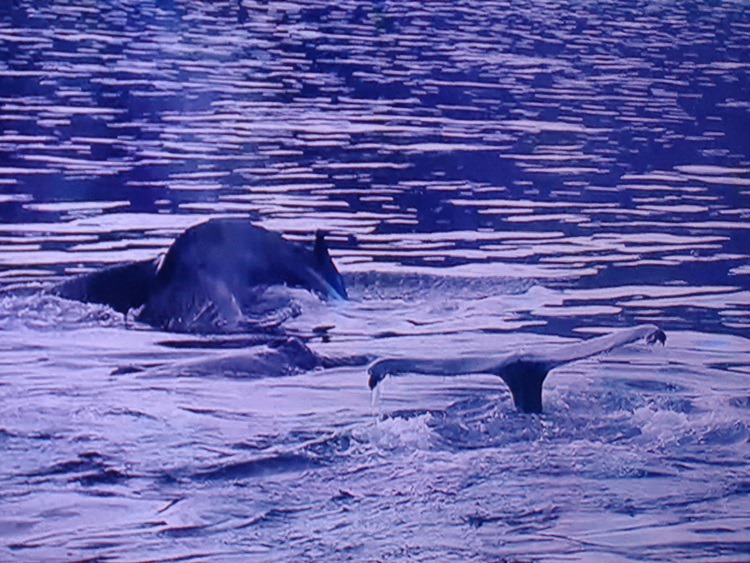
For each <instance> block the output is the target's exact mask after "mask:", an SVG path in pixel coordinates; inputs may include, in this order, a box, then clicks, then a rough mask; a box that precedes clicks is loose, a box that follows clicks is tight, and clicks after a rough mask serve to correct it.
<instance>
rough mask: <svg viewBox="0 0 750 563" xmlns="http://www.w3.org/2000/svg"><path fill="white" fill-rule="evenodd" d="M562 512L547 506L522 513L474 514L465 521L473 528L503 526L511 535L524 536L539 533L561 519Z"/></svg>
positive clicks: (557, 508)
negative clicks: (491, 524)
mask: <svg viewBox="0 0 750 563" xmlns="http://www.w3.org/2000/svg"><path fill="white" fill-rule="evenodd" d="M561 515H562V510H561V509H560V508H559V507H557V506H547V507H544V508H540V509H534V510H529V511H526V512H520V513H513V512H509V513H504V514H491V515H490V514H482V513H477V514H472V515H470V516H467V517H466V519H465V520H464V521H465V522H466V524H468V525H469V526H471V527H472V528H481V527H482V526H484V525H485V524H490V523H497V524H503V526H505V527H507V528H508V532H509V533H514V534H524V533H538V532H541V531H543V530H545V529H547V528H549V526H550V524H551V523H552V522H554V521H556V520H558V519H559V518H560V516H561Z"/></svg>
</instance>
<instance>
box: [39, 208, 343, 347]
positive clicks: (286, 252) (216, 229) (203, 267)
mask: <svg viewBox="0 0 750 563" xmlns="http://www.w3.org/2000/svg"><path fill="white" fill-rule="evenodd" d="M276 286H288V287H295V288H303V289H306V290H309V291H311V292H313V293H316V294H318V295H320V296H322V297H325V298H339V299H346V298H347V293H346V288H345V287H344V281H343V279H342V277H341V275H340V274H339V272H338V270H337V269H336V266H335V265H334V263H333V260H332V259H331V256H330V254H329V252H328V246H327V245H326V242H325V237H324V235H323V233H322V232H320V231H318V232H317V233H316V236H315V242H314V245H313V247H312V248H307V247H306V246H304V245H302V244H298V243H295V242H291V241H288V240H286V239H284V238H283V237H282V236H281V235H279V234H278V233H274V232H271V231H268V230H266V229H263V228H261V227H258V226H255V225H253V224H251V223H250V222H249V221H247V220H246V219H213V220H211V221H208V222H206V223H202V224H199V225H196V226H194V227H191V228H189V229H187V230H186V231H185V232H183V233H182V234H181V235H180V236H178V237H177V239H176V240H175V241H174V243H172V245H171V246H170V247H169V250H168V251H167V253H166V254H165V255H164V256H163V257H160V258H157V259H155V260H146V261H142V262H132V263H129V264H124V265H119V266H114V267H111V268H107V269H104V270H101V271H98V272H93V273H91V274H85V275H83V276H79V277H76V278H73V279H71V280H68V281H65V282H63V283H61V284H59V285H57V286H55V287H53V288H52V289H51V292H52V293H53V294H55V295H59V296H60V297H64V298H66V299H73V300H77V301H83V302H91V303H101V304H104V305H108V306H110V307H112V308H113V309H115V310H116V311H119V312H121V313H127V312H128V311H130V310H136V311H137V312H136V314H135V318H136V320H138V321H141V322H145V323H147V324H150V325H151V326H154V327H156V328H160V329H163V330H168V331H173V332H195V333H212V332H240V331H243V330H244V329H246V328H247V327H248V324H249V325H250V326H252V323H249V319H251V318H252V317H253V316H255V317H258V316H260V315H259V312H264V311H267V310H269V309H273V307H274V306H275V305H277V304H276V303H274V302H273V299H271V298H269V296H268V294H267V293H266V291H267V290H268V288H271V287H276Z"/></svg>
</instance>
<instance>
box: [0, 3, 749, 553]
mask: <svg viewBox="0 0 750 563" xmlns="http://www.w3.org/2000/svg"><path fill="white" fill-rule="evenodd" d="M749 35H750V12H748V10H747V9H746V7H745V6H744V5H742V3H732V2H725V3H721V4H716V3H710V4H696V3H685V2H677V3H674V2H673V3H665V2H655V1H654V2H646V3H640V4H633V3H628V2H621V1H617V0H613V1H607V2H603V3H597V4H595V5H588V4H584V3H580V2H570V1H565V2H548V1H544V0H523V1H521V2H518V3H512V4H509V3H505V2H495V1H490V2H481V3H480V2H475V1H473V0H459V1H458V2H450V3H448V2H443V1H435V2H429V3H427V4H425V3H420V2H413V1H407V2H400V3H393V2H388V1H385V2H374V3H363V2H360V1H358V0H343V1H341V2H337V3H330V2H323V1H318V0H314V1H312V2H304V3H298V2H284V3H279V2H263V3H254V2H247V1H236V0H232V1H228V0H227V1H217V2H203V1H199V0H145V1H136V0H117V1H116V2H111V3H109V4H107V5H106V6H105V5H101V3H96V2H94V1H93V0H91V1H83V2H76V3H70V2H54V3H45V2H39V1H37V0H14V1H13V2H5V3H2V4H1V5H0V53H2V57H0V218H2V221H1V222H0V284H2V287H3V288H4V289H12V290H13V291H12V292H11V294H4V295H3V296H2V297H1V298H0V348H1V349H2V350H3V358H2V360H0V382H1V383H2V385H0V392H1V394H2V397H3V404H4V405H5V409H4V413H5V414H4V417H3V418H2V419H1V420H0V446H2V447H3V448H4V449H5V451H6V453H7V454H8V455H5V456H4V459H6V460H7V462H8V465H7V466H6V470H5V471H2V472H1V473H2V475H0V478H1V479H2V481H3V483H4V484H5V486H4V487H3V490H4V491H5V492H4V493H3V495H4V497H3V498H4V500H6V501H7V502H6V503H5V504H4V506H6V507H7V510H5V511H3V512H4V514H5V515H4V516H3V517H2V519H1V521H0V534H1V535H2V536H3V540H4V541H3V544H4V546H6V547H5V548H4V552H3V553H4V556H3V558H4V559H8V560H14V559H15V560H22V559H24V558H27V556H28V557H32V558H45V559H59V558H60V557H61V554H63V553H65V554H66V555H65V556H70V554H71V553H73V554H75V555H74V556H75V557H78V558H89V557H109V556H113V557H121V558H132V559H138V560H140V559H145V558H149V557H153V553H155V552H158V553H160V554H163V556H164V557H175V558H179V557H194V556H196V554H197V553H201V554H203V556H205V557H209V558H212V557H213V558H221V557H226V558H232V557H240V558H244V557H248V556H249V557H257V558H258V559H267V558H268V557H269V556H270V555H269V554H271V553H272V554H273V556H274V557H282V558H289V559H300V558H302V559H304V558H312V557H316V558H318V557H319V558H329V559H330V558H332V557H333V556H334V555H336V556H338V554H341V553H346V554H347V555H348V556H349V555H350V556H351V557H352V558H363V559H368V558H372V559H387V558H409V557H413V558H438V559H447V558H455V559H462V560H464V559H471V558H477V557H479V558H482V559H486V558H496V557H501V558H508V557H510V558H513V557H517V558H524V559H528V558H532V559H533V558H549V557H565V556H571V554H574V555H573V556H574V557H575V556H577V555H579V554H580V556H581V557H584V556H586V555H589V554H590V553H592V552H593V551H596V552H597V553H602V554H606V555H609V556H610V557H615V558H642V557H652V558H658V559H679V558H682V557H688V556H690V557H703V558H710V557H714V556H717V554H721V555H722V556H724V555H725V556H727V557H728V558H729V559H741V558H742V557H743V555H744V554H745V553H746V542H745V541H744V538H745V537H746V535H747V521H748V518H747V515H748V506H747V502H746V500H745V499H746V494H745V493H746V492H747V482H748V475H747V471H746V469H745V468H746V467H747V454H746V453H745V450H746V442H747V436H748V429H747V425H746V424H745V423H744V420H745V418H746V413H747V404H748V393H747V375H748V373H750V370H749V369H748V365H750V362H749V361H748V354H749V353H750V352H749V350H748V346H747V339H746V334H747V329H748V328H749V327H750V307H749V306H748V305H749V304H750V295H748V291H749V290H748V273H750V271H749V270H748V246H747V240H746V239H747V228H748V227H747V225H748V224H749V223H748V219H750V187H749V186H750V156H749V155H750V150H749V149H750V144H748V137H747V129H748V125H749V123H748V118H747V115H748V111H747V110H748V102H747V99H748V68H749V67H748V63H747V42H748V36H749ZM228 215H232V216H234V215H241V216H245V217H248V218H250V219H252V220H254V221H255V222H257V223H258V224H261V225H263V226H265V227H267V228H270V229H272V230H278V231H283V232H285V233H286V234H287V236H289V237H290V238H293V239H294V240H309V239H310V234H311V233H313V232H314V231H315V230H316V229H317V228H323V229H325V230H328V231H330V232H331V236H330V240H331V242H332V246H333V247H334V248H333V255H334V259H335V260H336V262H337V264H339V266H340V269H341V270H342V271H343V272H344V275H345V278H346V281H347V282H348V284H349V285H350V287H351V294H352V296H353V297H354V299H353V300H352V301H351V303H349V304H346V305H343V306H341V307H332V308H331V307H326V306H324V305H322V304H320V303H317V302H315V301H314V300H311V301H310V302H305V303H304V309H305V313H306V314H304V315H302V316H300V317H299V318H297V319H294V321H293V322H291V323H290V324H289V326H288V327H287V328H288V330H289V331H294V332H295V333H297V334H301V335H303V336H305V337H309V338H310V339H311V344H310V345H311V346H312V347H314V348H315V349H316V351H320V352H322V353H328V354H330V355H336V354H341V355H345V354H376V355H392V354H398V353H404V354H406V353H407V352H408V353H409V354H422V355H424V356H427V357H435V356H442V355H445V354H446V353H448V352H450V353H451V354H452V355H461V354H471V353H474V354H477V353H487V352H488V351H489V352H491V351H494V350H497V351H498V352H502V353H504V352H507V351H509V350H513V349H517V348H520V347H524V346H525V347H536V346H539V347H543V346H545V345H549V344H554V343H559V342H561V341H563V339H572V338H580V337H581V336H583V335H588V334H589V333H591V334H593V333H598V332H602V331H603V330H606V329H608V328H611V327H613V326H615V325H630V324H638V323H641V322H657V323H659V324H661V325H663V326H664V327H665V329H666V330H667V332H668V333H669V335H670V336H669V342H668V346H667V348H666V349H665V350H663V351H661V353H660V352H655V351H644V350H642V349H639V348H635V349H631V350H628V351H626V352H623V353H622V354H617V355H614V356H612V357H608V358H606V359H599V360H596V361H593V362H585V363H582V364H578V365H575V366H571V367H570V368H568V369H567V370H566V371H565V372H564V373H561V374H559V376H554V377H552V378H551V380H550V384H551V386H550V388H549V389H548V392H549V393H548V395H547V397H548V398H549V405H550V409H551V410H550V413H549V415H546V416H545V417H539V418H534V419H533V420H529V419H527V418H523V419H521V418H518V417H514V416H512V415H511V409H510V407H509V398H508V396H507V394H504V392H503V390H502V388H499V387H498V385H497V383H496V382H494V381H493V380H491V379H486V378H485V379H483V378H469V379H467V380H460V381H459V380H454V381H448V382H446V381H436V380H435V378H422V379H420V378H417V377H414V378H408V377H406V378H402V379H400V380H399V381H398V382H395V381H394V382H389V384H388V385H386V388H385V389H384V391H383V392H382V394H381V397H380V401H379V402H377V403H376V404H375V406H372V404H371V398H370V396H369V392H368V391H367V389H366V386H365V383H364V382H365V377H364V374H363V372H362V370H357V369H352V368H343V367H342V368H335V369H327V370H322V371H318V372H312V373H306V374H299V375H297V376H294V377H290V378H284V379H283V380H263V379H260V380H253V381H249V382H248V381H237V380H230V379H227V378H219V377H216V378H210V379H211V381H210V384H207V383H206V381H203V380H201V379H200V378H188V377H175V376H174V373H172V374H168V375H164V376H162V377H152V378H146V377H140V376H139V375H138V373H135V372H128V371H127V370H126V369H123V370H122V371H117V369H118V368H124V367H127V366H132V365H145V366H148V365H149V364H154V363H160V364H161V363H164V364H169V363H171V362H178V361H180V360H183V361H184V360H185V356H186V355H187V356H190V357H197V358H201V357H205V356H206V355H207V354H215V353H220V352H221V350H219V351H217V350H213V349H207V348H205V347H200V346H195V345H194V343H190V342H187V343H186V344H185V346H183V347H182V348H179V347H170V346H164V345H162V344H161V343H163V342H165V341H171V340H174V338H175V337H174V336H173V335H164V334H158V333H156V332H155V331H149V330H143V328H142V327H139V326H137V325H133V324H132V323H131V322H129V320H128V319H127V318H124V317H122V316H119V315H115V314H113V313H112V312H111V311H107V310H106V309H103V308H99V307H92V306H87V305H83V304H76V303H69V302H64V301H61V300H59V299H56V298H54V297H51V296H42V297H40V296H39V295H38V294H37V290H39V289H42V288H44V287H46V286H48V285H50V284H52V283H54V282H55V281H57V280H59V279H61V277H63V276H68V275H72V274H76V273H79V272H83V271H89V270H90V269H92V268H97V267H101V266H103V265H107V264H114V263H120V262H124V261H129V260H144V259H148V258H151V257H154V256H156V255H158V254H159V253H161V252H163V250H164V249H165V248H167V247H168V245H169V244H170V242H171V241H172V240H173V239H174V237H175V236H176V235H177V234H178V233H179V232H181V231H183V230H184V229H186V228H188V227H190V226H192V225H195V224H197V223H199V222H202V221H205V220H207V219H208V218H212V217H217V216H228ZM319 327H330V328H329V329H328V330H327V332H326V334H325V339H324V338H323V337H322V336H321V333H320V332H319V331H317V332H316V328H319ZM248 346H250V344H248ZM207 476H208V477H207ZM29 483H33V485H34V486H33V487H32V488H29ZM552 499H554V500H552ZM103 514H106V515H107V518H106V524H105V523H103V522H102V515H103ZM115 529H117V530H118V531H117V532H114V531H113V530H115ZM498 538H500V539H498ZM7 546H10V547H7ZM196 546H199V547H196Z"/></svg>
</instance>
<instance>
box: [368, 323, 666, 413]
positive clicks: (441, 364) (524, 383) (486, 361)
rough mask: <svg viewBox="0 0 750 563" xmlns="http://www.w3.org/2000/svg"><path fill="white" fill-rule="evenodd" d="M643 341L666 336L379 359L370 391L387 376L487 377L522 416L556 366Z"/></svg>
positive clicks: (630, 333)
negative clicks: (494, 353)
mask: <svg viewBox="0 0 750 563" xmlns="http://www.w3.org/2000/svg"><path fill="white" fill-rule="evenodd" d="M641 339H645V340H646V342H647V343H649V344H653V343H655V342H659V343H661V344H664V343H665V342H666V340H667V336H666V335H665V334H664V332H663V331H662V330H661V329H660V328H659V327H657V326H655V325H640V326H637V327H635V328H630V329H625V330H622V331H618V332H615V333H612V334H606V335H604V336H599V337H596V338H590V339H588V340H584V341H582V342H576V343H573V344H565V345H562V346H558V347H555V348H551V349H550V350H549V351H548V352H546V353H545V352H529V353H524V352H522V353H516V354H509V355H506V356H500V357H474V358H456V359H446V360H440V359H408V358H400V359H381V360H377V361H376V362H374V363H372V364H371V365H370V367H369V368H368V373H369V375H370V379H369V385H370V389H375V387H377V385H378V384H379V383H380V382H381V381H383V379H385V378H386V377H387V376H389V375H403V374H409V373H418V374H424V375H436V376H441V377H445V376H459V375H467V374H472V373H474V374H478V373H483V374H491V375H497V376H499V377H500V378H501V379H502V380H503V381H504V382H505V383H506V385H508V387H509V388H510V393H511V395H512V397H513V403H514V405H515V407H516V409H517V410H518V411H519V412H522V413H541V412H542V385H543V384H544V380H545V379H546V377H547V374H548V373H549V372H550V371H551V370H553V369H555V368H556V367H559V366H562V365H565V364H569V363H571V362H575V361H577V360H582V359H584V358H590V357H591V356H596V355H597V354H602V353H604V352H609V351H610V350H614V349H615V348H619V347H620V346H625V345H626V344H630V343H632V342H636V341H638V340H641Z"/></svg>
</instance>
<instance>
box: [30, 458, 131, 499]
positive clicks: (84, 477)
mask: <svg viewBox="0 0 750 563" xmlns="http://www.w3.org/2000/svg"><path fill="white" fill-rule="evenodd" d="M111 463H112V462H111V461H109V460H107V459H106V458H105V457H104V456H102V455H100V454H98V453H95V452H88V453H83V454H79V456H78V459H73V460H69V461H63V462H59V463H56V464H54V465H52V466H51V467H49V468H48V469H44V470H41V471H37V472H33V473H28V474H27V475H28V476H29V477H39V478H51V477H62V476H67V477H68V479H67V480H68V482H71V483H78V484H80V485H81V486H83V487H94V486H96V485H117V484H120V483H124V482H127V481H129V480H130V479H132V478H133V477H134V476H133V475H130V474H128V473H126V472H124V471H122V470H120V469H117V468H114V467H111ZM98 494H100V495H105V496H106V495H108V494H110V493H108V492H106V491H100V492H99V493H98Z"/></svg>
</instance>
